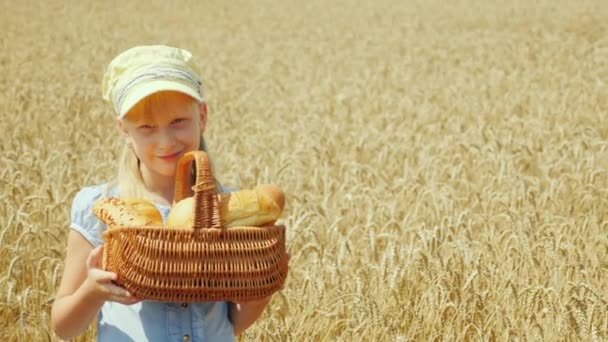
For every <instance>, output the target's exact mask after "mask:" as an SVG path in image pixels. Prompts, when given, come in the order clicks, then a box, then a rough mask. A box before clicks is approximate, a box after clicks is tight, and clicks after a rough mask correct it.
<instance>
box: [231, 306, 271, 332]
mask: <svg viewBox="0 0 608 342" xmlns="http://www.w3.org/2000/svg"><path fill="white" fill-rule="evenodd" d="M271 298H272V297H267V298H264V299H261V300H259V301H252V302H247V303H230V308H229V310H228V317H229V318H230V321H231V322H232V326H233V328H234V335H240V334H242V333H243V332H244V331H245V329H247V328H249V327H250V326H251V325H252V324H253V323H254V322H255V321H256V320H257V319H258V318H259V317H260V316H261V315H262V313H263V312H264V309H266V306H267V305H268V303H269V302H270V299H271Z"/></svg>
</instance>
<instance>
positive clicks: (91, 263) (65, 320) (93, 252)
mask: <svg viewBox="0 0 608 342" xmlns="http://www.w3.org/2000/svg"><path fill="white" fill-rule="evenodd" d="M101 258H102V248H101V246H100V247H97V248H95V249H93V246H92V245H91V244H90V243H89V242H88V241H87V240H86V239H85V238H84V237H83V236H82V235H80V234H79V233H77V232H76V231H73V230H70V233H69V236H68V246H67V253H66V259H65V266H64V271H63V272H64V273H63V278H62V279H61V284H60V285H59V289H58V291H57V295H56V297H55V301H54V302H53V307H52V309H51V323H52V327H53V331H55V333H56V334H57V335H58V336H59V337H61V338H62V339H66V340H67V339H71V338H73V337H75V336H77V335H79V334H80V333H82V332H83V331H84V330H85V329H86V328H87V327H88V326H89V324H90V323H91V321H92V320H93V318H95V315H96V314H97V312H98V311H99V309H100V308H101V306H102V305H103V303H104V302H105V301H106V300H113V301H117V302H120V303H123V304H133V303H136V302H138V301H139V300H137V299H136V298H133V297H132V296H131V295H130V294H129V292H128V291H126V290H125V289H123V288H121V287H119V286H116V285H114V284H112V280H114V279H116V274H115V273H111V272H106V271H104V270H102V269H101Z"/></svg>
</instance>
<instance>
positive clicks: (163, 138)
mask: <svg viewBox="0 0 608 342" xmlns="http://www.w3.org/2000/svg"><path fill="white" fill-rule="evenodd" d="M159 133H160V134H159V136H158V146H159V148H160V149H162V150H169V149H171V148H172V147H173V145H174V144H175V137H174V136H173V132H172V131H171V130H170V129H162V130H160V132H159Z"/></svg>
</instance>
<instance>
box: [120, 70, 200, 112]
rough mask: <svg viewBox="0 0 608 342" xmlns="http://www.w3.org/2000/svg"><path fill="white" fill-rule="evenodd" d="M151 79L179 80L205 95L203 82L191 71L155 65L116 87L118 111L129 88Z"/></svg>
mask: <svg viewBox="0 0 608 342" xmlns="http://www.w3.org/2000/svg"><path fill="white" fill-rule="evenodd" d="M151 80H178V81H181V82H184V83H185V84H187V85H189V86H191V87H192V89H193V90H196V92H197V93H198V95H199V96H200V97H201V98H202V97H203V93H202V90H201V85H202V82H201V80H200V79H198V77H196V76H194V75H193V74H192V73H191V72H188V71H186V70H179V69H176V68H163V67H155V68H151V69H146V70H144V71H143V72H140V73H138V74H137V76H135V77H132V78H131V79H130V80H129V82H128V83H125V84H123V85H121V86H120V87H119V88H118V89H116V91H115V92H114V101H113V102H114V109H115V110H116V113H120V108H121V107H122V105H123V102H124V100H125V98H126V96H127V93H128V92H129V90H131V89H132V88H133V87H135V86H137V85H139V84H141V83H143V82H146V81H151Z"/></svg>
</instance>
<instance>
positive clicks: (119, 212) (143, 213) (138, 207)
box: [93, 197, 163, 229]
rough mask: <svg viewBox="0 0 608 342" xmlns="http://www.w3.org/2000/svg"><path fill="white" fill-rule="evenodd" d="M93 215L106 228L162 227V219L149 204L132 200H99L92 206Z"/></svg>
mask: <svg viewBox="0 0 608 342" xmlns="http://www.w3.org/2000/svg"><path fill="white" fill-rule="evenodd" d="M93 213H94V214H95V216H97V217H98V218H99V219H100V220H101V221H102V222H104V223H105V224H106V225H107V226H108V228H110V229H112V228H116V227H119V226H162V224H163V218H162V216H161V214H160V212H159V211H158V209H157V208H156V206H155V205H154V204H152V203H151V202H149V201H147V200H144V199H139V198H133V199H125V200H123V199H120V198H115V197H106V198H101V199H99V200H97V201H96V202H95V204H94V205H93Z"/></svg>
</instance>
